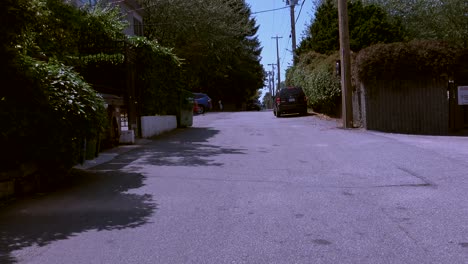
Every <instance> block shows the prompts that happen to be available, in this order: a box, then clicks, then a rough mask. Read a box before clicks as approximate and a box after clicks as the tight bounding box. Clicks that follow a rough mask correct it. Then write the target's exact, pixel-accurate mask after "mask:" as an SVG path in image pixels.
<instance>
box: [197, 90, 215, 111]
mask: <svg viewBox="0 0 468 264" xmlns="http://www.w3.org/2000/svg"><path fill="white" fill-rule="evenodd" d="M193 97H194V98H195V101H196V102H197V105H198V114H203V113H205V112H206V111H209V110H211V108H212V107H213V106H212V104H211V98H210V97H209V96H208V95H207V94H204V93H193Z"/></svg>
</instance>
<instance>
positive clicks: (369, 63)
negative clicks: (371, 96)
mask: <svg viewBox="0 0 468 264" xmlns="http://www.w3.org/2000/svg"><path fill="white" fill-rule="evenodd" d="M461 53H462V50H461V49H460V48H459V47H458V46H454V45H451V44H448V43H445V42H440V41H411V42H408V43H402V42H398V43H392V44H377V45H374V46H370V47H368V48H366V49H363V50H361V51H360V52H359V54H358V56H357V58H356V60H355V63H354V65H353V75H354V77H355V78H356V79H357V80H359V81H363V82H369V81H372V80H374V79H378V78H380V79H382V78H384V79H408V78H414V77H416V76H439V75H441V74H450V73H452V72H453V71H454V70H455V67H456V64H457V61H458V57H459V55H460V54H461Z"/></svg>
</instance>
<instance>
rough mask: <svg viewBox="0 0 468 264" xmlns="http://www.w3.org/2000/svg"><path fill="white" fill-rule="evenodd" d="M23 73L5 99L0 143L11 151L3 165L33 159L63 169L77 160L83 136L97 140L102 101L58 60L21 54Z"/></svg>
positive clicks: (12, 165) (7, 166)
mask: <svg viewBox="0 0 468 264" xmlns="http://www.w3.org/2000/svg"><path fill="white" fill-rule="evenodd" d="M18 76H19V78H18V82H19V83H18V84H19V85H20V86H19V87H18V88H17V89H18V91H11V92H9V93H7V94H6V95H5V96H4V97H2V98H1V99H2V100H1V104H0V110H1V117H2V121H3V123H2V126H4V127H2V134H1V139H0V141H1V143H2V145H3V146H6V148H5V151H8V152H9V154H10V155H8V156H7V157H6V158H5V159H2V160H1V163H2V164H1V165H2V166H1V167H2V169H11V168H15V167H17V166H19V165H20V164H22V163H24V162H29V161H34V162H39V163H40V164H51V163H52V164H53V165H54V166H55V167H62V168H70V167H71V166H73V165H74V164H76V163H78V161H79V155H80V151H81V148H82V140H83V139H84V138H97V137H98V136H99V134H100V133H101V132H102V131H103V129H104V127H105V125H106V112H105V108H104V101H103V99H102V98H101V97H100V96H99V95H97V94H96V92H95V91H94V90H93V89H92V88H91V87H90V86H89V85H88V84H87V83H86V82H85V81H84V80H83V79H82V78H81V77H80V76H79V75H78V74H77V73H76V72H74V71H73V69H72V68H71V67H68V66H65V65H63V64H61V63H59V62H58V61H55V60H50V61H49V62H43V61H38V60H35V59H33V58H31V57H27V56H24V57H21V60H20V62H19V68H18ZM11 89H15V88H14V87H11Z"/></svg>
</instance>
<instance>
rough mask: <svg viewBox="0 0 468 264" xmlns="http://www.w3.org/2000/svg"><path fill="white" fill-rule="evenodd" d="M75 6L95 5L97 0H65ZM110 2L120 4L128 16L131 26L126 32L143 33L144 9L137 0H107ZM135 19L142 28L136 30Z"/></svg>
mask: <svg viewBox="0 0 468 264" xmlns="http://www.w3.org/2000/svg"><path fill="white" fill-rule="evenodd" d="M64 1H65V2H67V3H70V4H72V5H74V6H77V7H80V6H83V5H85V4H89V5H95V4H96V2H97V0H64ZM107 2H108V3H112V4H115V5H119V7H120V11H121V13H122V14H124V16H126V18H127V21H128V23H129V26H128V27H127V28H126V29H125V30H124V32H123V33H124V34H126V35H129V36H135V35H143V9H142V8H141V6H140V5H139V4H138V3H137V2H136V1H135V0H107ZM135 20H136V22H137V23H141V30H138V29H137V30H136V28H135Z"/></svg>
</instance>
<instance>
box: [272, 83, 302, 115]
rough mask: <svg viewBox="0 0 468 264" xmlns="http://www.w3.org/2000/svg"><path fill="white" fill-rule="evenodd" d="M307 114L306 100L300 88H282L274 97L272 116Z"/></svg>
mask: <svg viewBox="0 0 468 264" xmlns="http://www.w3.org/2000/svg"><path fill="white" fill-rule="evenodd" d="M286 113H287V114H293V113H297V114H300V115H306V114H307V98H306V96H305V94H304V91H303V90H302V88H300V87H287V88H282V89H281V90H280V91H279V92H278V93H277V94H276V96H275V102H274V105H273V114H274V115H275V116H276V117H281V115H282V114H286Z"/></svg>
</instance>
